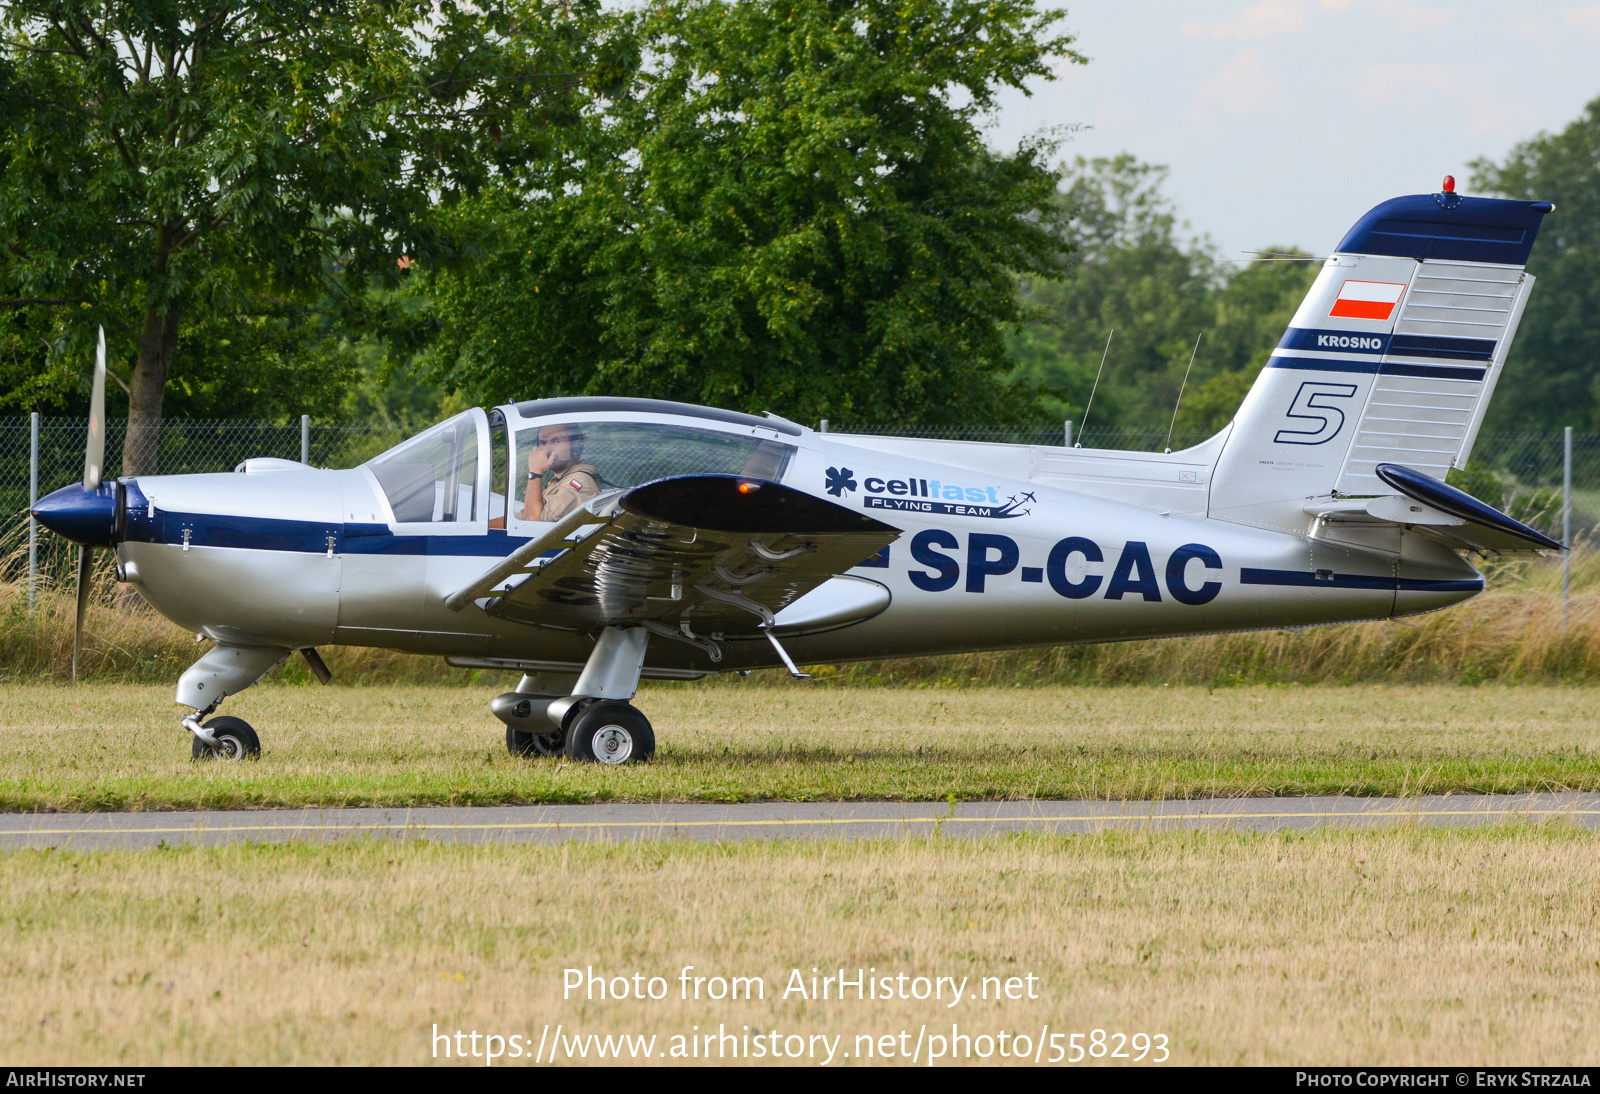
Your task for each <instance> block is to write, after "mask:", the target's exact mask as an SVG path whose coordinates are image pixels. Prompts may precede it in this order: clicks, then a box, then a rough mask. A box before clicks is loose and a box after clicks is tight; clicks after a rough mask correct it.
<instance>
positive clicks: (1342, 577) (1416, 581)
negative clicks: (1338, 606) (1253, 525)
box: [1239, 566, 1483, 593]
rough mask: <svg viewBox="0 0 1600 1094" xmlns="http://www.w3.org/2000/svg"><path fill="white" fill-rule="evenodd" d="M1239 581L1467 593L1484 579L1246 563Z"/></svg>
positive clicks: (1312, 587)
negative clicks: (1321, 572) (1321, 573)
mask: <svg viewBox="0 0 1600 1094" xmlns="http://www.w3.org/2000/svg"><path fill="white" fill-rule="evenodd" d="M1239 584H1241V585H1289V586H1294V587H1297V588H1305V589H1382V590H1386V591H1394V590H1396V589H1398V590H1402V591H1405V592H1428V593H1466V592H1473V593H1476V592H1482V591H1483V579H1482V578H1481V577H1480V578H1469V579H1465V580H1433V579H1428V578H1418V577H1399V578H1395V577H1368V576H1366V575H1363V574H1334V575H1332V576H1331V577H1321V578H1319V577H1318V576H1317V575H1316V574H1314V573H1306V572H1305V571H1303V570H1265V569H1256V568H1255V567H1251V566H1246V567H1244V568H1243V569H1241V570H1240V571H1239Z"/></svg>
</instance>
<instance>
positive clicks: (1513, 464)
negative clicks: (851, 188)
mask: <svg viewBox="0 0 1600 1094" xmlns="http://www.w3.org/2000/svg"><path fill="white" fill-rule="evenodd" d="M816 424H818V425H819V426H821V428H824V429H826V430H828V431H829V432H835V433H863V434H876V435H895V436H905V437H926V438H935V439H943V440H962V441H991V442H1005V443H1011V444H1036V445H1064V444H1066V443H1067V442H1068V439H1069V431H1068V426H1067V423H1062V424H1061V425H1059V426H1052V427H1042V428H1000V427H992V426H980V425H973V426H955V427H926V426H902V425H896V424H884V423H846V422H837V423H832V422H829V423H816ZM35 428H36V429H37V458H36V459H35V457H34V455H33V453H34V449H35V443H34V439H33V438H34V430H35ZM126 428H127V423H126V422H125V421H121V420H112V421H109V422H108V423H107V428H106V434H107V435H106V466H107V469H108V471H110V472H111V473H112V474H115V473H116V471H117V470H118V468H119V467H120V465H121V462H122V461H121V452H122V442H123V437H124V434H125V432H126ZM86 431H87V425H86V423H85V421H84V419H83V418H81V417H72V418H64V417H40V418H39V419H38V421H37V425H36V426H35V423H34V422H33V421H31V420H30V419H29V418H26V417H13V418H0V522H3V527H0V534H4V535H5V538H6V539H7V540H12V541H14V539H13V537H15V536H16V535H17V533H18V531H19V526H20V525H22V524H25V523H26V516H27V508H28V495H29V476H30V470H36V473H37V483H38V492H39V495H40V496H43V495H45V494H48V493H49V492H50V491H52V490H55V489H57V488H59V487H61V486H64V485H66V484H67V483H70V482H74V481H77V480H78V479H80V478H81V477H82V475H83V448H84V439H85V434H86ZM412 432H415V430H412V429H408V428H406V427H403V426H398V425H394V424H391V423H381V422H326V421H288V422H278V421H263V420H255V419H218V420H194V419H168V420H167V421H165V422H163V423H162V425H161V428H160V433H159V441H158V452H159V467H160V470H161V472H162V473H163V474H186V473H194V472H203V471H231V470H232V469H233V468H234V467H236V466H238V465H239V464H240V463H241V462H243V461H244V460H247V459H250V458H252V457H255V456H276V457H279V458H282V459H290V460H305V461H306V462H309V463H310V464H311V465H313V466H315V467H353V466H355V465H356V464H358V463H361V462H362V461H364V460H367V459H370V458H371V457H372V456H375V455H377V454H378V453H379V452H382V451H383V450H384V449H386V448H389V447H390V446H392V445H395V444H397V443H399V442H400V441H402V440H404V439H405V437H406V436H407V435H409V434H410V433H412ZM1207 436H1208V434H1200V433H1174V434H1172V435H1171V437H1170V438H1169V437H1168V435H1167V431H1166V430H1163V429H1148V430H1141V429H1118V428H1094V429H1088V430H1083V431H1080V432H1078V433H1076V434H1070V439H1071V440H1072V441H1073V442H1074V443H1079V444H1082V445H1083V447H1085V448H1116V449H1123V450H1132V451H1150V452H1159V451H1161V450H1162V449H1164V448H1167V447H1169V446H1170V447H1171V448H1172V449H1173V450H1175V451H1176V450H1178V449H1181V448H1185V447H1188V446H1190V445H1193V444H1197V443H1199V442H1200V441H1203V440H1205V439H1206V437H1207ZM1562 473H1563V439H1562V435H1561V433H1559V432H1552V433H1537V434H1535V433H1488V434H1483V435H1482V436H1480V437H1479V438H1478V443H1477V446H1476V448H1475V449H1474V450H1473V465H1472V467H1470V468H1469V469H1468V470H1467V472H1465V473H1461V472H1452V474H1451V481H1452V482H1454V483H1456V484H1457V485H1459V486H1461V487H1462V488H1463V489H1466V490H1468V491H1470V492H1471V493H1473V494H1475V495H1477V496H1478V497H1480V498H1483V499H1484V500H1485V501H1488V502H1490V503H1491V504H1493V505H1496V506H1497V507H1499V508H1501V509H1504V510H1506V511H1508V512H1511V513H1512V514H1513V515H1515V516H1518V517H1519V518H1520V519H1523V520H1527V521H1529V522H1530V523H1532V524H1535V525H1536V526H1538V527H1542V528H1544V529H1546V530H1550V531H1556V530H1557V529H1556V527H1555V526H1556V525H1557V524H1558V523H1559V520H1560V503H1561V483H1562ZM1572 486H1573V529H1574V531H1575V532H1578V531H1585V532H1586V531H1589V530H1591V529H1593V528H1594V527H1595V526H1596V524H1600V435H1597V434H1582V435H1576V436H1574V438H1573V445H1572Z"/></svg>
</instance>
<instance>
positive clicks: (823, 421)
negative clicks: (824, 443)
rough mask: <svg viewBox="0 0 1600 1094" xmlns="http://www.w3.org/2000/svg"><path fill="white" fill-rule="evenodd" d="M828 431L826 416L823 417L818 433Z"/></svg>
mask: <svg viewBox="0 0 1600 1094" xmlns="http://www.w3.org/2000/svg"><path fill="white" fill-rule="evenodd" d="M827 431H828V419H826V418H824V419H822V428H821V429H819V430H817V432H818V433H826V432H827Z"/></svg>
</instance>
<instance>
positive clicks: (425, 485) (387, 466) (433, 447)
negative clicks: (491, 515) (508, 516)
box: [367, 411, 478, 524]
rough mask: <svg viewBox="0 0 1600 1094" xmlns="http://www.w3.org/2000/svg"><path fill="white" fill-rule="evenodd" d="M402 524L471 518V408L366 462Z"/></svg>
mask: <svg viewBox="0 0 1600 1094" xmlns="http://www.w3.org/2000/svg"><path fill="white" fill-rule="evenodd" d="M367 467H368V469H369V470H371V471H372V473H373V475H375V476H376V477H377V479H378V483H379V485H381V486H382V487H383V492H384V494H386V495H387V496H388V498H389V505H390V507H391V508H393V509H394V519H395V520H396V521H398V522H399V523H401V524H422V523H430V522H431V523H455V522H466V521H471V520H472V519H473V509H474V506H475V504H476V501H477V498H476V496H475V495H476V493H477V485H478V423H477V421H476V420H475V418H474V415H473V412H472V411H467V412H466V413H464V414H458V415H456V416H455V417H454V418H451V419H450V420H449V421H446V422H441V423H440V424H438V425H436V426H434V427H433V428H432V429H430V430H428V431H427V432H426V433H422V434H420V435H418V436H416V437H413V438H411V439H410V440H409V441H406V442H405V443H404V444H401V445H398V446H396V447H394V448H391V449H390V450H389V451H387V452H385V453H384V454H383V455H381V456H378V457H376V458H375V459H372V460H370V461H368V463H367Z"/></svg>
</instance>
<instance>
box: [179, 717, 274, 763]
mask: <svg viewBox="0 0 1600 1094" xmlns="http://www.w3.org/2000/svg"><path fill="white" fill-rule="evenodd" d="M200 728H201V729H203V730H205V731H206V732H207V733H209V734H210V735H211V739H212V740H213V741H215V742H216V743H215V744H207V743H206V742H205V741H203V740H201V739H200V737H199V736H198V735H196V736H195V737H194V739H193V743H192V744H191V745H190V746H189V755H190V757H191V758H193V759H196V760H255V759H259V758H260V757H261V739H260V738H259V737H257V736H256V731H255V730H253V729H251V728H250V723H249V722H247V721H245V720H244V719H243V718H231V717H229V716H228V715H226V714H225V715H223V716H222V717H220V718H213V719H211V721H209V722H207V723H205V724H204V725H203V726H201V727H200Z"/></svg>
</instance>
